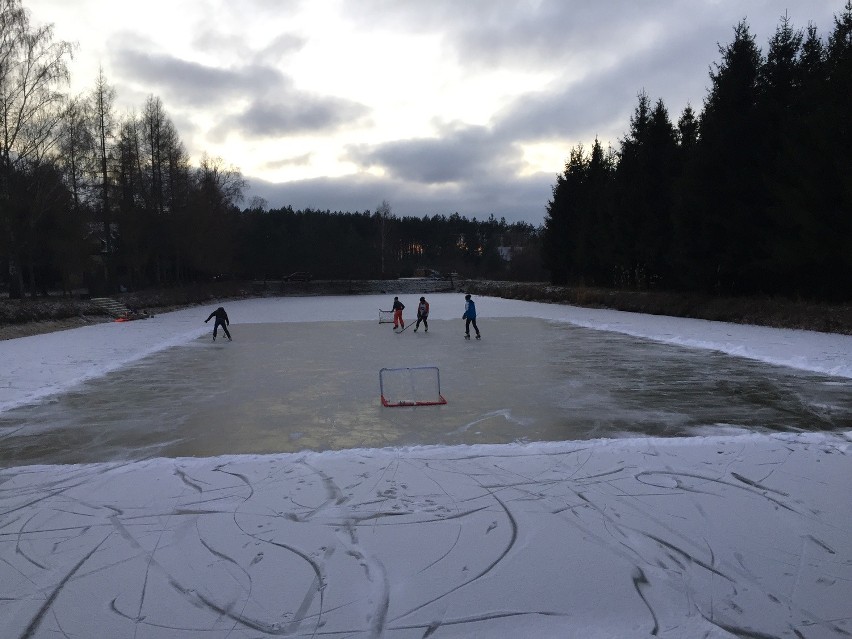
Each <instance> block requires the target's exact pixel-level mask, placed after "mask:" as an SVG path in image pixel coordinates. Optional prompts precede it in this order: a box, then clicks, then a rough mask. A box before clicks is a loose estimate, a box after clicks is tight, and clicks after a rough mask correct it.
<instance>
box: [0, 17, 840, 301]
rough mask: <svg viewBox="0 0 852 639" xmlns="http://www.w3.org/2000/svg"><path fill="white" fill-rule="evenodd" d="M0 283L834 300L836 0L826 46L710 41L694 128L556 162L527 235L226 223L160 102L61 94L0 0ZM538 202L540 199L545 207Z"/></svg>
mask: <svg viewBox="0 0 852 639" xmlns="http://www.w3.org/2000/svg"><path fill="white" fill-rule="evenodd" d="M0 17H2V20H0V49H2V50H0V54H2V59H3V60H4V64H2V65H0V104H2V109H0V127H2V129H3V132H4V135H3V136H2V139H0V289H3V288H5V289H7V290H8V292H9V297H10V298H13V299H16V298H21V297H23V296H24V295H29V296H31V297H34V296H37V295H40V294H45V293H47V292H48V291H51V290H62V291H66V292H71V291H73V290H75V289H78V288H80V287H85V288H87V289H88V290H89V291H90V292H92V293H93V294H95V293H97V294H104V293H112V292H115V291H119V290H121V289H128V288H129V289H133V290H138V289H142V288H147V287H169V286H177V285H184V284H188V283H192V282H209V281H211V280H213V279H222V278H234V279H278V278H280V277H282V276H284V275H287V274H288V273H290V272H293V271H309V272H311V273H312V274H313V276H314V277H316V278H344V279H359V278H393V277H398V276H406V275H412V274H414V273H416V272H418V271H420V270H421V269H424V268H428V269H435V270H438V271H441V272H445V273H446V272H458V273H460V274H461V275H462V276H463V277H468V278H472V277H474V278H475V277H482V278H495V279H515V280H530V281H534V280H545V279H550V280H551V281H552V282H554V283H570V284H575V285H583V286H597V287H615V288H629V289H636V290H649V289H658V290H662V289H669V290H682V291H697V292H710V293H714V294H754V293H765V294H775V295H786V296H794V297H795V296H800V297H807V298H814V299H833V300H837V299H850V298H852V251H850V240H852V204H850V197H852V185H850V179H852V178H851V177H850V176H852V166H850V164H852V162H850V148H852V147H850V142H852V140H850V130H849V127H850V124H849V120H850V118H849V117H848V115H849V113H852V109H850V106H852V105H850V99H852V98H850V96H852V80H851V79H850V78H852V3H850V2H847V4H846V7H845V10H844V12H843V13H841V14H840V15H839V16H837V17H836V18H835V24H834V28H833V30H832V32H831V33H830V34H829V35H828V36H827V37H826V38H825V39H823V38H822V37H821V36H820V35H819V33H818V31H817V29H816V27H815V26H813V25H809V26H808V27H807V29H805V30H797V29H795V28H794V27H793V26H792V25H791V24H790V23H789V21H788V20H786V19H782V21H781V24H780V25H779V27H778V29H777V32H776V34H775V36H774V37H773V38H772V39H771V40H770V43H769V47H768V51H767V53H766V55H765V56H764V54H763V53H762V52H761V50H760V49H759V47H758V46H757V44H756V43H755V39H754V37H753V36H752V35H751V33H750V32H749V28H748V25H747V24H746V23H745V22H742V23H740V24H739V25H737V27H736V28H735V37H734V41H733V42H732V43H731V44H729V45H727V46H725V47H720V53H721V56H722V57H721V61H720V62H719V63H717V64H716V65H715V68H714V70H713V71H712V72H711V74H710V79H711V86H710V89H709V94H708V96H707V97H706V99H705V101H704V105H703V108H702V110H701V112H700V113H695V112H694V111H693V109H692V108H691V107H687V108H686V109H685V110H684V112H683V113H682V114H681V116H680V118H679V120H678V121H677V123H676V125H675V124H672V122H671V121H670V118H669V115H668V112H667V110H666V108H665V105H664V103H663V101H662V100H661V99H660V100H657V101H656V102H655V103H652V101H651V99H650V98H649V97H648V96H647V95H646V94H645V93H644V92H642V93H640V95H639V104H638V106H637V108H636V110H635V113H634V115H633V117H632V118H631V120H630V128H629V131H628V133H627V134H626V135H625V137H624V138H623V139H622V140H621V141H620V145H619V149H618V150H617V151H616V150H614V149H612V148H609V149H604V148H603V147H602V145H601V144H600V143H599V142H597V141H596V143H595V144H594V145H593V147H592V149H591V151H590V153H587V152H586V150H585V149H584V148H583V147H582V146H579V145H578V146H577V147H575V148H574V149H572V150H571V153H570V156H569V158H568V161H567V162H566V165H565V168H564V172H563V173H561V174H559V175H557V176H556V184H555V185H554V187H553V197H552V200H551V201H550V202H549V203H547V217H546V221H545V224H544V226H543V227H541V228H534V227H532V226H531V225H529V224H524V223H517V224H507V223H506V221H505V220H503V219H501V220H496V219H495V218H494V217H493V216H491V217H489V218H488V219H486V220H477V219H473V220H470V219H467V218H465V217H463V216H460V215H459V214H458V213H453V214H450V215H433V216H431V217H430V216H423V217H397V216H395V215H394V214H393V212H392V210H391V207H390V204H389V203H388V202H382V203H381V204H380V205H379V206H377V208H376V210H375V211H372V212H371V211H363V212H355V213H351V212H339V211H336V212H332V211H317V210H293V209H292V208H290V207H284V208H279V209H273V210H267V207H266V205H265V203H264V202H262V201H261V200H253V201H250V202H248V203H247V206H245V207H242V204H243V202H244V197H243V196H244V192H245V190H246V186H247V184H246V181H245V179H244V178H243V176H242V175H241V173H240V171H239V170H238V169H236V168H234V167H231V166H228V165H227V164H226V163H225V161H224V160H222V159H221V158H211V157H207V156H203V157H202V158H201V161H200V163H199V165H198V166H192V165H191V163H190V160H189V157H188V154H187V151H186V149H185V147H184V145H183V143H182V142H181V139H180V136H179V134H178V131H177V129H176V127H175V126H174V124H173V123H172V121H171V119H170V118H169V116H168V114H167V112H166V109H165V107H164V105H163V103H162V101H161V100H160V99H159V98H158V97H156V96H153V95H151V96H149V97H148V99H147V100H146V101H145V104H144V105H143V106H142V108H141V111H140V112H139V113H130V114H118V113H117V112H116V109H115V107H114V102H115V90H114V88H113V87H112V86H111V85H110V84H109V82H108V81H107V78H106V77H105V76H104V74H103V72H101V73H100V74H99V76H98V77H97V79H96V82H95V86H94V87H93V88H92V89H91V91H89V92H87V93H85V94H83V95H79V96H69V95H67V93H66V92H65V89H66V88H67V86H68V81H69V72H68V67H67V60H68V57H69V55H70V50H71V48H70V44H69V43H66V42H61V41H60V42H57V41H55V40H54V38H53V29H52V26H49V25H48V26H40V27H36V26H34V25H32V24H31V23H30V21H29V16H28V13H27V11H26V10H25V9H24V7H23V5H22V3H21V0H0ZM544 204H545V203H542V205H544Z"/></svg>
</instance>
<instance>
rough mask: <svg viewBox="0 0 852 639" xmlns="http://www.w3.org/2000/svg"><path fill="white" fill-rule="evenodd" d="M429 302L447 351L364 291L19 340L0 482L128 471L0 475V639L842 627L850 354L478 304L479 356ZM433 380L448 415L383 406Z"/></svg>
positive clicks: (442, 306)
mask: <svg viewBox="0 0 852 639" xmlns="http://www.w3.org/2000/svg"><path fill="white" fill-rule="evenodd" d="M428 297H429V301H430V302H431V306H432V309H433V313H432V317H430V332H429V334H428V336H427V335H422V334H420V333H418V334H413V332H412V331H406V332H405V333H404V334H402V335H399V336H397V335H393V334H392V333H391V332H390V330H389V329H388V327H387V326H385V325H381V327H379V325H378V323H377V322H376V321H375V317H376V311H375V309H377V308H379V307H386V306H387V303H386V300H385V298H384V297H382V298H378V297H374V298H371V297H357V298H310V299H294V298H288V299H285V300H252V301H245V302H229V303H226V304H225V306H226V308H227V310H228V313H229V316H231V318H232V320H233V322H234V324H233V325H232V333H233V335H234V339H235V341H234V342H233V343H225V344H221V343H219V342H217V343H216V344H212V343H210V341H209V340H210V336H209V332H210V330H211V328H212V327H211V326H210V325H206V326H205V325H204V324H203V323H202V322H203V319H204V318H205V317H206V316H207V314H208V313H209V309H206V308H205V309H194V310H193V309H190V310H187V311H180V312H178V313H171V314H165V315H162V316H159V317H156V318H154V319H151V320H145V321H140V322H132V323H128V324H124V325H121V324H117V325H103V326H95V327H87V328H85V329H75V330H72V331H66V332H64V333H58V334H54V335H50V336H39V337H35V338H24V339H20V340H10V341H4V342H0V361H3V363H4V370H3V375H4V377H3V378H2V382H3V383H2V384H0V401H2V405H3V407H4V408H5V409H6V410H5V411H4V412H3V413H2V414H0V418H2V420H3V421H2V425H0V428H2V430H0V443H2V445H3V450H4V453H3V454H4V455H7V457H6V459H7V462H8V460H10V459H18V458H21V459H30V460H34V459H39V455H45V456H46V457H48V458H50V459H54V460H55V459H56V458H57V457H62V455H63V454H67V455H68V456H69V458H70V459H77V460H78V461H79V460H80V459H81V451H80V450H78V448H80V449H82V448H86V449H91V450H92V451H94V453H93V455H92V457H91V459H96V460H113V461H107V462H102V463H94V464H83V465H57V464H52V465H38V466H35V465H30V466H25V465H17V464H18V463H17V462H15V465H10V466H9V467H7V468H5V469H3V470H0V628H2V629H3V631H2V633H0V634H2V636H3V637H7V636H8V637H14V638H18V637H21V638H23V637H37V638H42V637H55V636H59V637H110V638H113V637H116V638H119V637H128V638H129V637H134V638H138V639H142V638H150V639H159V638H169V639H171V638H175V637H177V638H181V637H205V638H208V637H212V638H220V637H221V638H222V639H224V638H225V637H228V638H231V639H239V638H246V639H248V638H256V637H273V636H302V637H310V636H316V637H321V636H350V637H394V638H396V637H406V638H407V637H426V636H429V637H572V636H577V637H590V638H604V637H606V638H610V637H612V638H616V637H618V638H623V637H631V638H632V637H640V638H641V637H668V638H678V639H679V638H684V637H685V638H690V637H702V638H711V639H720V638H732V637H807V638H809V639H811V638H822V637H848V636H849V635H850V633H852V608H850V606H849V602H850V601H852V500H850V499H849V498H848V490H849V485H850V483H852V464H850V462H849V453H850V444H851V443H852V434H850V433H849V432H846V430H848V428H847V424H848V422H847V421H845V420H847V419H848V415H849V403H848V402H849V399H848V397H849V392H848V391H849V383H850V382H849V378H850V377H852V375H850V372H852V365H850V362H852V341H850V338H847V337H843V336H836V335H822V334H816V333H808V332H803V331H777V330H771V329H755V328H752V327H741V326H733V325H728V324H718V323H711V322H699V321H690V320H673V319H671V318H658V317H644V316H640V315H634V314H625V313H615V312H610V311H592V310H586V309H573V308H571V307H563V306H550V305H543V304H530V303H524V302H513V301H504V300H494V299H490V298H482V299H479V300H478V304H477V307H478V310H479V312H480V315H481V319H480V320H479V325H480V328H481V330H482V333H483V341H482V342H464V341H463V340H461V339H460V337H461V336H460V333H461V331H460V328H461V321H460V320H458V319H457V318H458V317H459V316H460V315H461V306H462V299H461V296H460V295H446V296H444V295H429V296H428ZM403 301H404V302H405V300H404V299H403ZM212 306H213V307H215V306H218V304H214V305H212ZM433 320H434V325H435V328H433ZM250 323H251V324H252V326H249V324H250ZM282 323H287V324H288V325H287V326H281V324H282ZM592 328H594V329H595V330H590V329H592ZM599 328H604V329H605V330H597V329H599ZM375 331H382V332H380V333H375V334H374V332H375ZM637 337H638V338H640V339H636V338H637ZM426 338H428V340H429V341H427V339H426ZM445 339H446V341H444V340H445ZM375 345H381V348H377V347H375ZM730 354H734V355H738V356H742V357H730ZM426 360H430V361H426ZM347 362H348V363H347ZM769 362H771V363H772V364H773V365H767V363H769ZM342 363H343V364H342ZM424 363H430V364H435V365H438V366H440V368H441V382H442V390H443V391H444V394H445V395H446V396H447V399H448V401H449V402H450V403H449V404H448V405H447V406H445V407H430V408H427V409H425V410H426V411H427V412H421V411H422V410H423V409H414V408H411V409H409V408H405V409H381V408H380V407H378V368H379V367H381V366H392V365H397V366H413V365H419V364H424ZM10 371H11V372H12V373H14V374H11V373H10ZM82 380H86V381H82ZM451 389H452V390H451ZM237 390H238V391H239V392H236V391H237ZM240 395H243V396H244V397H242V398H240ZM525 397H526V399H524V398H525ZM495 398H497V399H499V401H496V400H495ZM34 400H38V401H36V403H35V404H32V402H33V401H34ZM300 402H304V406H303V407H301V408H300V407H299V403H300ZM525 402H526V403H525ZM362 404H363V408H362V409H360V410H356V409H355V407H357V406H361V405H362ZM445 409H446V410H445ZM276 410H277V411H278V412H277V413H276V412H275V411H276ZM397 411H402V412H397ZM388 412H393V414H395V415H401V417H393V418H386V417H385V416H384V415H385V414H386V413H388ZM271 414H277V415H279V419H278V421H277V423H276V424H274V425H273V426H274V427H272V428H268V429H264V419H267V421H268V416H269V415H271ZM264 415H265V416H267V417H262V416H264ZM572 415H573V416H577V415H579V416H580V417H577V418H576V419H575V420H574V422H573V423H572V422H571V420H570V419H568V418H569V417H570V416H572ZM344 417H346V419H347V420H348V421H345V420H344ZM595 418H597V419H598V421H599V422H601V424H603V425H602V426H601V430H600V431H589V429H588V426H589V424H590V423H592V422H593V420H594V419H595ZM387 419H390V420H391V421H386V420H387ZM548 420H550V422H548ZM563 422H564V423H563ZM542 423H552V424H557V425H559V426H552V427H547V428H545V427H542V426H541V424H542ZM655 424H656V425H658V426H659V425H662V427H663V428H664V431H665V432H666V433H667V434H668V433H678V434H680V435H685V434H687V433H690V432H692V433H695V432H700V433H702V436H681V437H677V438H666V439H661V438H659V437H651V436H648V432H649V426H650V425H655ZM537 428H539V429H540V432H549V430H548V429H549V428H553V429H557V430H558V428H566V429H567V430H566V431H564V433H563V436H562V437H561V438H560V437H557V436H553V437H549V439H552V440H559V439H574V441H550V442H546V441H545V442H535V443H528V444H527V443H517V442H515V440H517V439H521V440H523V439H524V438H523V437H518V433H519V432H527V433H533V432H536V433H537V432H538V431H535V429H537ZM582 428H585V429H586V430H585V431H584V432H585V434H584V435H582V437H586V438H588V437H599V436H601V435H602V434H606V435H607V437H608V438H607V439H585V440H583V441H578V440H577V437H575V433H576V432H579V431H580V430H581V429H582ZM769 429H777V430H785V431H802V430H808V431H815V432H807V433H803V432H768V430H769ZM631 430H632V431H633V433H634V434H640V435H641V436H639V437H636V436H634V437H630V438H622V439H612V438H611V435H613V434H615V433H616V432H617V433H619V434H624V432H625V431H631ZM829 431H830V432H829ZM651 432H653V431H651ZM75 433H76V434H78V435H80V436H81V439H79V440H74V439H73V436H74V434H75ZM483 433H484V434H486V435H487V436H488V437H494V436H495V433H496V434H498V435H499V437H500V438H498V439H497V440H496V441H500V442H502V441H507V442H515V443H499V444H494V443H488V444H484V443H478V442H481V441H495V440H493V439H482V438H483ZM596 433H597V434H596ZM60 434H61V436H60ZM425 434H429V435H430V436H433V435H436V434H437V435H439V436H440V437H438V438H437V439H431V440H429V439H424V436H425ZM134 437H135V438H137V440H133V438H134ZM52 438H55V439H52ZM146 438H147V439H146ZM539 438H541V439H548V437H542V436H539V435H538V434H536V435H534V436H533V437H530V438H529V440H530V441H533V440H535V439H539ZM385 440H388V441H387V444H389V445H391V446H392V447H386V448H377V447H376V446H379V445H382V444H379V443H376V442H382V441H385ZM245 441H249V442H252V444H251V446H252V447H253V446H258V448H262V449H263V450H259V451H256V452H264V451H268V450H293V451H294V452H276V453H274V454H262V455H259V454H254V455H238V456H235V455H228V454H222V453H223V452H230V453H233V452H238V451H240V450H241V448H240V446H241V443H242V442H245ZM429 441H431V442H441V443H442V445H435V446H422V445H415V444H422V443H424V442H429ZM27 442H28V443H27ZM187 442H191V448H192V452H191V454H193V455H198V457H195V458H188V457H181V456H178V453H177V452H176V451H179V450H181V447H185V446H188V444H187ZM222 442H225V443H224V444H223V443H222ZM258 442H260V444H259V443H258ZM282 442H283V443H285V444H286V445H285V447H284V448H279V446H281V445H282ZM329 442H331V444H329ZM465 442H466V443H465ZM447 443H449V444H456V445H444V444H447ZM314 444H316V447H317V448H338V449H339V450H327V451H324V452H305V451H303V450H300V448H299V447H302V448H305V447H311V446H313V445H314ZM286 446H291V447H292V448H288V447H286ZM205 447H207V448H205ZM7 449H12V450H13V451H14V452H12V453H8V452H6V451H7ZM40 449H41V452H39V451H40ZM45 450H47V452H45ZM122 450H123V451H124V453H122ZM242 450H243V452H245V449H242ZM63 451H64V452H63ZM164 451H165V452H164ZM165 454H168V455H169V458H166V457H158V458H153V459H140V460H137V461H124V459H125V458H126V457H135V458H139V457H147V456H151V455H165ZM204 455H212V456H209V457H205V456H204Z"/></svg>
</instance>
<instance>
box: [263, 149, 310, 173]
mask: <svg viewBox="0 0 852 639" xmlns="http://www.w3.org/2000/svg"><path fill="white" fill-rule="evenodd" d="M312 157H313V153H304V154H302V155H297V156H295V157H291V158H283V159H280V160H272V161H271V162H266V163H265V164H264V165H263V167H264V168H265V169H280V168H282V167H285V166H307V165H309V164H310V163H311V158H312Z"/></svg>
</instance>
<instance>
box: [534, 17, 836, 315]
mask: <svg viewBox="0 0 852 639" xmlns="http://www.w3.org/2000/svg"><path fill="white" fill-rule="evenodd" d="M720 54H721V61H720V62H718V63H717V64H715V65H714V68H713V69H712V70H711V73H710V87H709V92H708V95H707V96H706V98H705V100H704V106H703V109H702V110H701V112H700V113H696V112H695V111H694V110H693V109H692V107H691V106H687V107H686V108H685V109H684V111H683V112H682V114H681V115H680V117H679V119H678V120H677V123H676V124H673V123H672V122H671V120H670V118H669V114H668V111H667V109H666V107H665V104H664V102H663V100H662V99H659V100H657V101H656V102H652V100H651V99H650V98H649V96H648V95H646V94H645V93H644V92H642V93H640V94H639V101H638V105H637V107H636V109H635V111H634V114H633V116H632V117H631V120H630V128H629V131H628V132H627V134H626V135H625V137H624V138H623V139H622V140H621V142H620V148H619V150H618V151H617V152H616V151H614V150H613V149H611V148H610V149H604V148H603V147H602V145H601V144H600V142H598V141H595V143H594V145H593V146H592V148H591V150H590V151H589V152H587V151H586V149H584V148H583V146H582V145H578V146H576V147H575V148H573V149H572V150H571V153H570V157H569V158H568V160H567V162H566V165H565V170H564V172H563V173H562V174H561V175H559V176H558V178H557V181H556V184H555V185H554V187H553V197H552V199H551V201H550V202H549V204H548V209H547V218H546V221H545V229H544V233H543V246H544V263H545V265H546V267H547V268H548V269H549V271H550V272H551V275H552V280H553V282H555V283H571V284H581V285H586V286H605V287H614V288H632V289H639V290H643V289H644V290H648V289H659V290H679V291H696V292H702V293H714V294H723V295H732V294H733V295H743V294H746V295H754V294H770V295H779V294H780V295H785V296H789V297H794V298H798V297H801V298H809V299H826V300H848V299H852V3H850V2H847V3H846V6H845V10H844V11H843V12H842V13H841V14H840V15H838V16H836V17H835V24H834V28H833V30H832V31H831V33H830V34H829V35H828V37H827V38H826V39H823V38H822V37H821V36H820V34H819V32H818V31H817V28H816V26H814V25H813V24H811V25H809V26H808V27H807V28H806V29H796V28H794V26H793V25H792V24H791V23H790V21H789V20H788V19H787V18H786V17H784V18H782V19H781V22H780V24H779V26H778V27H777V30H776V32H775V34H774V35H773V36H772V38H771V39H770V41H769V44H768V48H767V51H766V53H765V54H764V53H763V52H762V51H761V49H760V48H759V47H758V46H757V44H756V42H755V38H754V36H753V35H752V34H751V32H750V30H749V26H748V24H747V23H746V22H745V21H743V22H741V23H740V24H738V25H737V26H736V28H735V32H734V40H733V42H732V43H730V44H728V45H727V46H720Z"/></svg>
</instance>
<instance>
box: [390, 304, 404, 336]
mask: <svg viewBox="0 0 852 639" xmlns="http://www.w3.org/2000/svg"><path fill="white" fill-rule="evenodd" d="M404 308H405V304H403V303H402V302H400V301H399V298H398V297H394V298H393V330H396V327H397V326H399V328H405V322H404V321H403V319H402V309H404Z"/></svg>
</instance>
